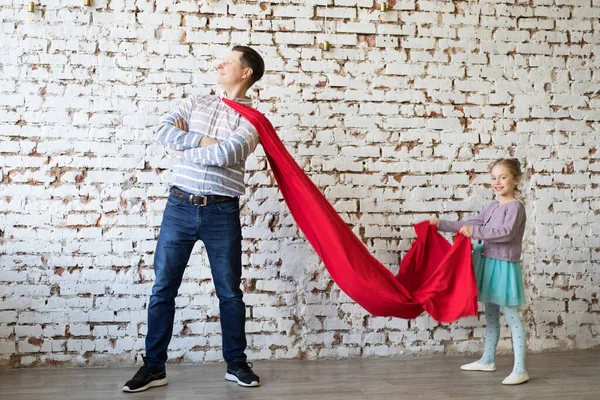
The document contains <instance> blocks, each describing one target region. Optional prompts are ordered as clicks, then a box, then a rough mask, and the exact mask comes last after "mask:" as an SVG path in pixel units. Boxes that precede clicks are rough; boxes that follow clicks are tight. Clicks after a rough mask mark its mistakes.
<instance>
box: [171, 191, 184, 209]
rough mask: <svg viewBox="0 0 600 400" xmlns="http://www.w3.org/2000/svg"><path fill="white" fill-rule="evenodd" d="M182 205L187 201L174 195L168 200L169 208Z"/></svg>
mask: <svg viewBox="0 0 600 400" xmlns="http://www.w3.org/2000/svg"><path fill="white" fill-rule="evenodd" d="M182 203H185V200H183V199H180V198H179V197H175V195H174V194H173V193H171V194H170V195H169V197H168V198H167V205H169V206H178V205H180V204H182Z"/></svg>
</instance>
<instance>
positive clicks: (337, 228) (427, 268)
mask: <svg viewBox="0 0 600 400" xmlns="http://www.w3.org/2000/svg"><path fill="white" fill-rule="evenodd" d="M222 100H223V101H224V102H225V104H227V105H228V106H229V107H231V108H232V109H234V110H235V111H237V112H239V113H240V114H241V115H242V116H244V117H245V118H246V119H247V120H248V121H250V123H252V125H254V127H255V128H256V130H257V132H258V136H259V137H260V142H261V144H262V145H263V148H264V150H265V153H266V155H267V159H268V160H269V164H270V166H271V169H272V171H273V175H274V176H275V179H276V180H277V184H278V185H279V190H280V191H281V194H282V195H283V198H284V200H285V201H286V203H287V205H288V207H289V209H290V212H291V213H292V215H293V216H294V219H295V220H296V223H297V224H298V226H299V227H300V229H301V230H302V232H304V234H305V235H306V238H307V239H308V241H309V242H310V244H311V245H312V246H313V247H314V249H315V251H316V252H317V254H318V255H319V257H320V258H321V260H323V263H324V264H325V267H326V268H327V270H328V271H329V274H330V275H331V277H332V278H333V280H334V281H335V282H336V283H337V284H338V286H339V287H340V288H341V289H342V290H343V291H344V292H345V293H346V294H347V295H348V296H350V297H351V298H352V299H353V300H354V301H356V302H357V303H358V304H360V305H361V306H362V307H363V308H365V309H366V310H367V311H368V312H370V313H371V314H373V315H381V316H393V317H400V318H407V319H408V318H415V317H416V316H418V315H419V314H421V313H422V312H423V311H424V310H426V311H427V312H428V313H429V314H430V315H431V316H432V317H433V318H434V319H436V320H437V321H442V322H451V321H455V320H456V319H458V318H460V317H462V316H467V315H475V314H476V312H477V286H476V284H475V276H474V273H473V267H472V265H471V244H470V241H469V239H467V238H466V237H464V236H462V235H457V238H456V240H455V243H454V246H450V244H449V243H448V241H446V239H444V237H443V236H441V235H440V234H439V233H438V232H437V229H436V228H435V227H432V226H429V223H428V222H424V223H420V224H417V225H415V231H416V232H417V240H416V241H415V243H414V244H413V246H412V248H411V249H410V250H409V251H408V253H407V255H406V257H405V258H404V260H403V261H402V263H401V268H400V273H399V274H398V276H396V277H394V275H393V274H392V273H391V272H390V271H389V270H388V269H387V268H386V267H385V266H383V265H382V264H381V263H380V262H379V261H377V260H376V259H375V258H374V257H373V256H372V255H371V254H370V253H369V251H368V250H367V249H366V248H365V246H364V245H363V244H362V242H361V241H360V240H359V239H358V238H357V237H356V235H354V233H353V232H352V231H351V230H350V228H348V226H347V225H346V223H345V222H344V221H343V220H342V219H341V218H340V216H339V215H338V214H337V212H336V211H335V209H334V208H333V207H332V206H331V204H329V202H328V201H327V199H325V196H323V194H322V193H321V191H320V190H319V189H318V188H317V187H316V186H315V185H314V184H313V183H312V182H311V180H310V179H309V178H308V177H307V176H306V174H305V173H304V171H302V169H300V167H299V166H298V164H296V162H295V161H294V159H293V158H292V156H291V155H290V154H289V153H288V151H287V150H286V149H285V146H284V145H283V143H282V142H281V140H280V139H279V137H278V136H277V133H276V132H275V129H274V128H273V125H271V123H270V122H269V120H268V119H267V118H266V117H265V116H264V115H262V114H261V113H260V112H259V111H257V110H256V109H253V108H250V107H246V106H243V105H241V104H239V103H237V102H234V101H231V100H228V99H222Z"/></svg>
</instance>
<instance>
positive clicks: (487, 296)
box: [473, 244, 525, 307]
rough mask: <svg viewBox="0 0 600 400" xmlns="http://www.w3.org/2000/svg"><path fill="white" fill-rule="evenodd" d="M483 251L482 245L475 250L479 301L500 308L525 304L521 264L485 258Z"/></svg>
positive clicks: (474, 259)
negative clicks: (496, 305)
mask: <svg viewBox="0 0 600 400" xmlns="http://www.w3.org/2000/svg"><path fill="white" fill-rule="evenodd" d="M482 251H483V245H481V244H478V245H477V246H475V249H474V250H473V267H474V268H475V278H476V280H477V292H478V295H477V300H478V301H480V302H482V303H493V304H498V305H500V306H516V307H518V306H520V305H522V304H525V290H524V289H523V276H522V274H521V263H518V262H511V261H503V260H498V259H495V258H488V257H484V256H483V255H482Z"/></svg>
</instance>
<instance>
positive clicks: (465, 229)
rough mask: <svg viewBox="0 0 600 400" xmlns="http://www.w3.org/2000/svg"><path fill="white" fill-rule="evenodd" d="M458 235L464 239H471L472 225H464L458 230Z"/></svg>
mask: <svg viewBox="0 0 600 400" xmlns="http://www.w3.org/2000/svg"><path fill="white" fill-rule="evenodd" d="M458 233H460V234H461V235H465V236H466V237H471V235H472V234H473V225H465V226H463V227H461V228H460V229H459V230H458Z"/></svg>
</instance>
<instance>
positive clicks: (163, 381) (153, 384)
mask: <svg viewBox="0 0 600 400" xmlns="http://www.w3.org/2000/svg"><path fill="white" fill-rule="evenodd" d="M167 383H169V381H168V380H167V378H163V379H157V380H155V381H152V382H150V383H149V384H147V385H146V386H142V387H141V388H138V389H133V390H132V389H129V388H128V387H127V386H123V391H124V392H127V393H137V392H143V391H144V390H148V389H150V388H153V387H157V386H165V385H166V384H167Z"/></svg>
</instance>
